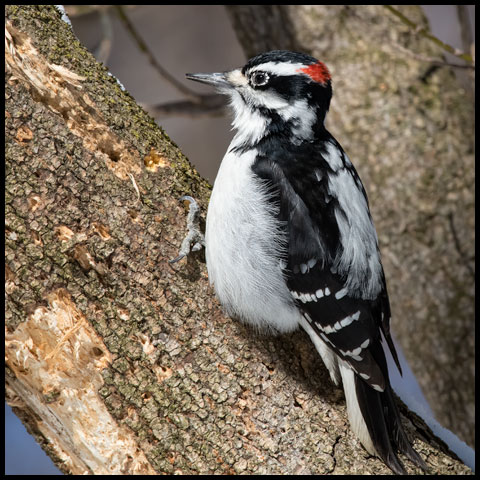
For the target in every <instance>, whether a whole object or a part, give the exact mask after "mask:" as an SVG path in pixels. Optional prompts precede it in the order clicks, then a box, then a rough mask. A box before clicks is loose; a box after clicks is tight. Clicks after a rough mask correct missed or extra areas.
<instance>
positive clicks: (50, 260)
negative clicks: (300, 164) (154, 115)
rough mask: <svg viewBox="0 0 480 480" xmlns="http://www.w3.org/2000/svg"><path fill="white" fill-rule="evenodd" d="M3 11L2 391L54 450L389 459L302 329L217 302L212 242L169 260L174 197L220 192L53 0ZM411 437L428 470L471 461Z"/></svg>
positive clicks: (315, 464) (185, 458)
mask: <svg viewBox="0 0 480 480" xmlns="http://www.w3.org/2000/svg"><path fill="white" fill-rule="evenodd" d="M6 21H7V24H6V25H7V27H6V28H7V32H8V33H7V34H6V38H7V47H8V50H7V51H6V70H7V74H6V83H5V89H6V92H5V93H6V109H5V112H6V113H5V117H6V118H5V120H6V144H5V153H6V230H5V238H6V257H5V263H6V294H7V295H6V313H5V321H6V366H7V367H6V398H7V401H8V403H9V404H10V405H12V407H13V408H14V411H15V412H16V413H17V415H18V416H19V417H20V418H21V419H22V420H23V422H24V423H25V425H26V426H27V428H28V429H29V431H30V432H31V433H32V434H33V435H34V437H35V438H36V440H37V441H38V442H39V443H40V444H41V445H42V447H43V448H44V449H45V451H47V453H48V454H49V455H50V456H51V458H52V459H53V460H54V461H55V463H56V464H57V466H58V467H59V468H60V469H62V470H63V471H64V472H66V473H75V474H80V473H96V474H99V473H104V474H105V473H111V474H118V473H126V474H131V473H141V474H148V473H155V472H157V473H185V474H186V473H270V474H278V473H284V474H285V473H377V474H378V473H389V470H388V469H387V468H386V467H385V466H384V465H383V464H382V462H380V461H379V460H377V459H374V458H370V457H368V456H367V455H366V453H365V451H364V450H363V449H362V447H361V446H360V445H359V443H358V441H357V440H356V438H354V437H353V435H352V434H351V432H350V429H349V427H348V421H347V419H346V412H345V402H344V399H343V395H342V393H341V391H340V390H338V389H335V388H333V386H332V385H331V383H330V381H329V379H328V374H327V373H326V371H325V369H324V368H323V366H322V365H321V361H320V360H319V358H318V355H316V353H315V351H314V348H313V347H312V346H311V345H310V342H309V341H308V339H307V338H306V336H305V335H304V334H302V333H300V332H298V333H296V334H295V335H293V336H289V337H281V338H266V337H255V336H254V335H252V332H251V330H248V329H246V328H244V327H243V326H241V325H240V324H238V323H237V322H234V321H232V320H230V319H228V318H225V317H224V316H223V315H222V313H221V310H220V309H219V307H218V304H217V302H216V301H215V299H214V297H213V294H212V291H211V289H210V288H209V286H208V280H207V276H206V270H205V266H204V264H203V263H202V262H201V255H200V256H197V257H192V258H189V259H188V261H187V262H184V263H183V264H180V265H177V266H175V267H174V268H172V267H171V266H169V264H168V263H167V260H168V259H169V258H173V257H174V256H175V255H176V253H177V249H178V247H179V245H180V242H181V239H182V236H183V235H184V233H185V227H184V221H185V214H184V209H183V207H182V206H181V205H179V204H178V201H177V198H178V197H179V196H180V195H182V194H185V193H189V194H191V195H193V196H195V197H196V198H197V199H198V200H199V202H200V203H201V204H202V205H203V206H205V205H206V204H207V202H208V196H209V187H208V185H207V183H206V182H205V181H204V180H202V179H201V178H200V177H199V176H198V174H197V173H196V172H195V171H194V170H193V168H192V167H191V166H190V164H189V163H188V161H187V160H186V159H185V157H184V156H183V155H182V154H181V152H180V151H179V149H178V148H177V147H176V146H175V145H174V144H172V142H171V141H170V140H169V138H168V136H167V135H166V134H165V133H164V132H163V131H162V130H161V129H160V128H158V127H157V126H156V125H155V124H154V122H153V121H152V120H151V119H150V118H149V117H148V116H147V115H146V114H145V113H144V112H143V111H142V110H141V109H140V108H139V107H138V106H137V105H136V104H135V102H134V101H133V99H132V98H131V97H129V95H128V94H127V93H125V92H122V91H121V89H120V87H119V85H118V84H117V83H116V82H115V80H114V79H112V78H111V77H109V76H108V75H107V73H106V71H105V69H104V67H102V66H101V65H99V64H98V63H96V62H95V60H94V59H93V58H92V57H91V55H90V54H89V53H88V52H87V51H86V50H84V49H83V47H82V46H81V45H80V44H79V43H78V41H77V40H76V39H75V37H74V36H73V35H72V32H71V30H70V27H69V26H68V25H66V24H65V23H63V22H62V21H61V20H60V15H59V14H58V12H57V11H56V10H55V9H54V8H53V7H50V6H21V7H19V6H7V7H6ZM407 428H408V427H407ZM409 431H411V433H412V434H413V431H412V428H409ZM415 446H416V448H417V449H418V451H419V452H420V453H421V454H422V455H423V457H424V458H426V460H427V463H428V464H429V465H430V467H431V468H432V471H433V472H436V473H468V472H469V470H468V469H467V468H466V467H465V466H463V465H462V464H461V463H459V462H457V461H456V460H453V459H452V458H451V457H449V456H448V455H445V454H443V453H441V452H440V451H439V450H437V449H436V448H434V447H432V446H431V445H429V444H427V443H424V442H421V441H420V440H418V439H417V440H416V441H415ZM409 467H410V468H411V471H412V472H415V471H416V469H415V468H413V467H412V466H411V465H409Z"/></svg>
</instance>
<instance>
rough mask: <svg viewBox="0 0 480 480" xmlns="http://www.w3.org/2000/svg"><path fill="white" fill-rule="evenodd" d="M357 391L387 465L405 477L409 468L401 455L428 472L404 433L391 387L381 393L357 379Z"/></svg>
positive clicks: (363, 413)
mask: <svg viewBox="0 0 480 480" xmlns="http://www.w3.org/2000/svg"><path fill="white" fill-rule="evenodd" d="M355 390H356V393H357V399H358V404H359V407H360V410H361V412H362V415H363V418H364V420H365V424H366V426H367V429H368V433H369V434H370V437H371V439H372V443H373V445H374V447H375V449H376V451H377V454H378V456H379V457H380V458H381V459H382V460H383V461H384V462H385V464H386V465H388V467H390V468H391V469H392V470H393V471H394V472H395V473H397V474H400V475H405V474H406V473H407V472H406V470H405V467H404V466H403V464H402V462H401V461H400V459H399V458H398V456H397V454H396V451H399V452H401V453H403V454H404V455H405V456H406V457H407V458H409V459H410V460H411V461H412V462H413V463H414V464H415V465H417V466H418V467H420V468H421V469H422V470H427V466H426V464H425V462H424V461H423V460H422V458H421V457H420V455H419V454H418V453H417V452H416V451H415V450H414V449H413V448H412V446H411V444H410V442H409V440H408V438H407V435H406V433H405V431H404V429H403V426H402V423H401V418H400V413H399V411H398V408H397V406H396V405H395V399H394V397H393V392H392V389H391V387H390V385H389V384H388V383H387V385H386V387H385V390H384V391H383V392H379V391H377V390H374V389H373V388H372V387H370V386H369V385H368V384H367V383H366V382H365V381H364V380H362V379H361V378H360V377H359V376H358V375H355Z"/></svg>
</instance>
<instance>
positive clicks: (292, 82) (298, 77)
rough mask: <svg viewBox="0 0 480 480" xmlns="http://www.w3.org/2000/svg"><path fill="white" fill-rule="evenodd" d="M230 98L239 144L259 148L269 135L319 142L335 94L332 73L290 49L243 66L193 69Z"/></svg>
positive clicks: (196, 77)
mask: <svg viewBox="0 0 480 480" xmlns="http://www.w3.org/2000/svg"><path fill="white" fill-rule="evenodd" d="M187 78H188V79H190V80H195V81H198V82H202V83H207V84H210V85H212V86H214V87H215V88H216V89H217V90H218V91H219V92H220V93H223V94H226V95H229V96H230V99H231V105H232V107H233V110H234V121H233V127H234V128H235V129H236V130H237V132H238V133H237V137H238V142H236V143H237V144H244V145H248V146H254V145H255V143H256V142H258V141H260V140H261V139H262V138H265V137H266V136H269V135H283V136H288V137H289V140H290V141H291V142H293V143H294V144H300V143H302V142H304V141H313V140H314V139H315V132H316V131H318V129H321V128H323V122H324V120H325V116H326V113H327V111H328V108H329V106H330V100H331V97H332V86H331V77H330V72H329V71H328V69H327V67H326V66H325V64H324V63H322V62H320V61H318V60H316V59H315V58H313V57H311V56H310V55H306V54H303V53H295V52H289V51H284V50H275V51H271V52H267V53H262V54H260V55H257V56H256V57H253V58H251V59H250V60H249V61H248V62H247V63H246V65H245V66H244V67H243V68H237V69H234V70H230V71H227V72H221V73H187Z"/></svg>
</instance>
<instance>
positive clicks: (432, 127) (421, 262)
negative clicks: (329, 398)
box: [228, 5, 475, 446]
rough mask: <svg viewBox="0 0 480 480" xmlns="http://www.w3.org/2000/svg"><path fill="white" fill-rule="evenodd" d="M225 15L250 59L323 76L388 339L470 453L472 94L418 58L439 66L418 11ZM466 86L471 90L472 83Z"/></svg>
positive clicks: (238, 11) (302, 9)
mask: <svg viewBox="0 0 480 480" xmlns="http://www.w3.org/2000/svg"><path fill="white" fill-rule="evenodd" d="M228 9H229V12H230V15H231V17H232V21H233V24H234V26H235V28H236V32H237V34H238V38H239V40H240V42H241V43H242V45H243V48H244V50H245V52H246V54H247V56H248V57H250V56H252V55H255V54H257V53H259V52H262V51H268V50H272V49H288V50H296V51H303V52H307V53H310V54H312V55H313V56H314V57H316V58H319V59H321V60H323V61H325V62H326V64H327V65H328V66H329V67H330V69H331V71H332V78H333V84H334V85H333V86H334V95H333V101H332V106H331V111H330V113H329V116H328V117H327V128H328V129H329V130H330V131H331V132H332V134H333V135H334V136H335V137H336V138H337V139H338V140H339V141H340V143H341V144H342V145H343V147H344V148H345V150H346V152H347V153H348V155H349V156H350V159H351V160H352V161H353V163H354V164H355V165H356V167H357V169H358V170H359V173H360V176H361V177H362V179H363V181H364V184H365V186H366V189H367V192H368V194H369V199H370V207H371V210H372V215H373V218H374V221H375V224H376V227H377V232H378V234H379V242H380V249H381V252H382V256H383V264H384V267H385V272H386V278H387V283H388V288H389V293H390V300H391V304H392V314H393V317H392V318H393V319H392V329H393V332H394V334H395V336H396V337H397V339H398V340H399V343H400V344H401V346H402V349H403V350H404V353H405V355H406V357H407V359H408V362H409V364H410V366H411V367H412V369H413V371H414V372H415V374H416V376H417V378H418V380H419V382H420V384H421V386H422V389H423V392H424V394H425V396H426V397H427V399H428V401H429V403H430V405H431V407H432V409H433V410H434V412H435V415H436V417H437V419H438V420H439V421H440V423H441V424H442V425H444V426H445V427H447V428H449V429H450V430H452V431H453V432H455V433H456V434H457V435H458V436H460V437H461V438H462V439H463V440H464V441H466V442H467V443H469V444H470V445H471V446H474V445H475V389H474V384H475V382H474V378H475V361H474V359H475V352H474V344H475V342H474V329H475V326H474V284H475V276H474V228H475V224H474V218H475V211H474V125H475V122H474V99H473V97H472V96H471V95H470V91H468V90H467V91H466V90H465V89H464V88H463V87H462V85H463V84H464V83H461V82H459V79H458V78H457V76H456V75H455V74H454V71H453V70H452V69H451V68H449V67H445V66H438V65H436V64H433V65H432V63H431V62H429V61H425V60H424V59H425V58H432V57H433V58H435V59H438V60H439V61H440V62H442V59H443V56H442V54H443V53H444V52H442V50H440V49H439V48H438V46H437V45H436V44H435V43H433V42H432V41H431V40H429V39H428V38H426V37H425V36H423V35H422V31H421V28H424V29H425V32H426V33H428V32H429V29H428V23H427V22H426V19H425V18H424V16H423V13H422V10H421V7H420V6H401V7H398V9H399V11H400V12H401V13H403V15H404V16H405V17H407V18H408V19H410V20H412V21H413V22H414V23H415V24H417V25H418V28H417V29H415V28H414V27H412V26H410V25H407V24H405V23H402V21H400V20H399V17H398V16H395V15H393V14H392V12H391V11H390V10H387V9H386V8H385V7H384V6H382V5H370V6H363V5H362V6H345V5H334V6H332V5H305V6H299V5H263V6H261V7H258V6H256V5H253V6H252V5H233V6H229V7H228ZM467 53H469V52H467ZM419 59H420V60H419ZM457 63H461V61H460V60H459V61H458V62H457ZM470 71H472V70H470ZM462 72H464V70H462ZM469 81H470V83H471V85H472V90H473V75H470V76H469Z"/></svg>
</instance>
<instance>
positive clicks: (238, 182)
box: [205, 150, 300, 332]
mask: <svg viewBox="0 0 480 480" xmlns="http://www.w3.org/2000/svg"><path fill="white" fill-rule="evenodd" d="M255 156H256V151H255V150H249V151H248V152H246V153H244V154H235V153H230V152H228V153H227V154H226V155H225V157H224V159H223V161H222V164H221V166H220V169H219V171H218V174H217V178H216V180H215V184H214V187H213V192H212V196H211V198H210V204H209V206H208V214H207V226H206V234H205V240H206V258H207V269H208V276H209V279H210V283H212V284H213V286H214V288H215V292H216V293H217V296H218V298H219V300H220V302H221V303H222V305H223V306H224V307H225V309H226V310H227V312H228V313H229V314H230V315H232V316H235V317H238V318H239V319H240V320H243V321H245V322H247V323H250V324H252V325H254V326H257V327H259V328H262V329H264V328H267V329H273V330H277V331H279V332H286V331H291V330H294V329H295V328H296V327H297V325H298V322H299V317H300V314H299V313H298V311H297V309H296V308H295V307H294V305H293V300H292V297H291V294H290V292H289V290H288V288H287V285H286V283H285V280H284V278H283V274H282V268H281V265H280V260H279V258H280V253H281V251H282V249H283V248H285V247H286V243H285V238H283V236H282V234H281V232H280V231H279V229H278V224H277V222H276V221H275V217H274V213H275V212H274V210H275V207H274V206H272V205H271V202H269V201H268V194H267V192H266V190H265V187H264V185H263V183H262V180H260V179H259V178H258V177H256V176H255V175H254V174H253V172H252V170H251V168H250V167H251V165H252V163H253V161H254V159H255Z"/></svg>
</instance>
